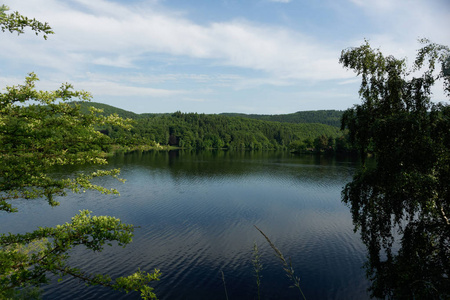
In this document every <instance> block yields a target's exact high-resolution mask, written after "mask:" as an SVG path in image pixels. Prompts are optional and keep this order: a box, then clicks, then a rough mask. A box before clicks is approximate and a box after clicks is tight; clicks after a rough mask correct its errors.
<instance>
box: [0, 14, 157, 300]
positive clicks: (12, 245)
mask: <svg viewBox="0 0 450 300" xmlns="http://www.w3.org/2000/svg"><path fill="white" fill-rule="evenodd" d="M7 10H8V8H7V7H6V6H4V5H2V6H1V7H0V26H1V28H2V31H5V30H8V31H10V32H17V33H18V34H21V33H24V29H25V28H26V27H30V28H31V30H33V31H35V32H36V34H38V33H39V32H43V33H44V38H47V34H51V33H52V31H51V28H50V27H49V26H48V24H47V23H45V24H44V23H41V22H39V21H36V20H34V19H33V20H31V19H28V18H27V17H24V16H21V15H20V14H19V13H17V12H16V13H14V14H10V15H7V14H6V11H7ZM37 80H38V78H37V76H36V75H35V74H34V73H30V74H29V76H28V77H26V79H25V83H24V84H23V85H17V86H11V87H6V92H5V93H0V212H1V213H11V212H17V208H15V207H14V206H13V202H14V200H15V199H37V198H45V199H47V201H48V203H49V204H50V205H52V206H56V205H58V204H59V203H58V202H57V201H56V200H55V199H54V197H55V196H64V195H66V192H67V191H69V190H71V191H73V192H83V191H85V190H97V191H100V192H102V193H117V191H116V190H115V189H106V188H104V187H102V186H98V185H95V184H94V183H93V182H92V180H93V179H94V178H96V177H99V176H113V177H116V178H118V177H117V176H118V174H119V170H109V171H103V170H102V171H96V172H92V173H90V174H84V173H79V174H73V176H70V177H65V178H62V177H57V176H55V175H54V173H52V168H54V167H55V166H68V165H80V164H81V165H83V164H106V160H105V159H104V158H103V157H102V155H101V154H102V151H105V150H107V148H108V147H109V145H110V144H111V139H110V138H108V137H107V136H105V135H103V134H101V133H100V132H98V131H97V130H96V128H97V127H98V126H106V125H108V126H118V127H121V128H124V129H127V128H129V127H130V124H129V121H128V120H124V119H121V118H119V117H118V116H117V115H111V116H107V117H106V116H103V115H99V113H101V111H100V110H98V109H95V108H91V110H90V113H88V114H85V113H82V112H81V111H80V106H79V105H69V104H68V103H67V102H68V101H73V100H74V99H78V100H79V101H89V100H90V97H91V96H90V94H89V93H87V92H84V91H74V90H73V88H72V86H71V85H70V84H63V85H62V86H61V88H60V89H58V90H55V91H38V90H36V89H35V82H36V81H37ZM133 230H134V227H133V225H128V224H123V223H121V222H120V220H119V219H116V218H114V217H108V216H100V217H97V216H91V212H88V211H81V212H80V214H79V215H76V216H75V217H73V218H72V222H71V223H66V224H64V225H61V226H57V227H55V228H44V227H41V228H39V229H38V230H35V231H33V232H30V233H26V234H11V233H9V234H1V235H0V298H2V299H4V298H11V297H17V296H21V297H27V298H29V297H38V296H39V293H37V292H36V287H39V286H40V285H41V284H45V283H47V282H48V277H47V276H48V275H49V274H57V275H59V276H61V277H62V276H66V275H70V276H72V277H75V278H78V279H80V280H82V281H84V282H86V283H87V284H89V285H102V286H107V287H110V288H113V289H116V290H121V291H125V292H128V291H140V292H141V297H142V298H144V299H150V298H156V296H155V294H154V293H153V289H152V288H151V287H149V286H148V284H149V283H150V282H151V281H155V280H159V277H160V273H159V270H155V271H154V272H152V273H147V272H142V271H140V270H139V271H138V272H136V273H134V274H132V275H130V276H127V277H119V278H116V279H114V280H113V279H111V278H110V277H109V276H108V275H102V274H88V273H86V272H84V271H82V270H80V269H78V268H76V267H71V266H69V264H68V258H69V256H70V250H71V249H72V248H74V247H76V246H80V245H83V246H84V247H85V248H86V249H87V250H91V251H101V250H102V249H103V246H104V245H105V243H106V244H108V245H112V243H111V242H113V241H114V242H117V243H118V245H121V246H125V245H126V244H128V243H130V242H131V238H132V235H133ZM21 291H24V292H23V293H21Z"/></svg>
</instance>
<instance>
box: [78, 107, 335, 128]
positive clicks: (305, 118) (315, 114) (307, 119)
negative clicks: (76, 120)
mask: <svg viewBox="0 0 450 300" xmlns="http://www.w3.org/2000/svg"><path fill="white" fill-rule="evenodd" d="M80 104H81V106H82V111H85V112H87V111H88V107H89V106H94V107H96V108H100V109H103V114H104V115H110V114H113V113H116V114H118V115H119V116H120V117H122V118H131V119H140V118H148V117H155V116H160V115H170V114H169V113H165V114H158V113H143V114H136V113H134V112H131V111H127V110H124V109H121V108H117V107H114V106H111V105H108V104H103V103H98V102H90V103H86V102H80ZM342 114H343V111H340V110H311V111H298V112H296V113H292V114H281V115H258V114H241V113H221V114H219V115H221V116H226V117H242V118H249V119H255V120H263V121H274V122H283V123H320V124H325V125H330V126H335V127H340V126H341V123H340V122H341V117H342Z"/></svg>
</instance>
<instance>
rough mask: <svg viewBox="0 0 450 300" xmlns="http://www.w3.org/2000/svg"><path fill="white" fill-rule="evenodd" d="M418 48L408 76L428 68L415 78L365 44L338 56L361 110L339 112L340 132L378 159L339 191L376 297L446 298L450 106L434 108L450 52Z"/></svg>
mask: <svg viewBox="0 0 450 300" xmlns="http://www.w3.org/2000/svg"><path fill="white" fill-rule="evenodd" d="M422 42H423V43H425V46H424V47H423V48H422V49H420V50H419V52H418V56H417V60H416V63H415V66H414V69H413V71H414V72H416V73H417V72H418V71H420V70H421V69H422V68H423V67H424V64H425V63H427V64H428V68H427V69H426V70H425V71H423V73H422V75H421V76H419V77H414V76H412V75H413V74H411V73H410V72H409V71H408V70H407V68H406V64H405V60H404V59H396V58H394V57H392V56H388V57H385V56H383V54H382V53H381V52H380V51H379V50H377V49H372V48H371V47H370V45H369V43H368V42H367V41H366V42H365V44H363V45H362V46H360V47H358V48H350V49H347V50H344V51H343V52H342V55H341V58H340V62H341V63H342V64H343V65H344V67H347V68H350V69H353V70H354V71H355V72H356V73H357V74H358V75H361V77H362V83H361V87H360V90H359V94H360V96H361V99H362V104H360V105H356V106H355V107H354V108H352V109H349V110H347V111H346V112H345V113H344V115H343V119H342V128H343V129H344V128H347V129H348V131H349V137H350V141H351V142H352V144H353V145H354V146H355V147H357V149H358V150H359V152H360V154H361V158H362V160H363V162H364V161H365V158H366V156H367V153H369V152H371V153H373V154H374V159H375V164H373V165H371V166H368V165H364V167H363V168H362V169H361V170H360V171H359V172H358V173H357V174H356V175H355V176H354V178H353V181H352V182H350V183H348V184H347V185H346V187H345V189H344V190H343V201H344V202H345V203H347V204H348V205H349V206H350V209H351V212H352V216H353V222H354V224H355V230H357V229H359V230H360V231H361V237H362V240H363V242H364V243H365V244H366V246H367V248H368V250H369V260H368V262H367V272H368V276H369V278H370V279H371V280H372V287H371V291H372V296H375V297H382V298H385V297H388V298H395V299H412V298H414V299H419V298H420V299H432V298H433V299H437V298H440V297H441V298H442V299H443V298H446V297H449V296H450V289H449V288H450V281H449V277H448V276H449V274H450V248H449V245H450V222H449V218H448V216H449V215H450V190H449V188H448V182H449V179H450V168H449V166H450V151H449V149H450V107H449V105H447V104H442V103H439V104H435V103H433V102H431V87H432V86H433V85H434V84H435V82H436V81H437V80H438V79H443V81H444V89H448V82H449V79H450V77H449V74H448V73H445V69H446V68H447V66H448V65H447V64H448V59H449V54H450V50H449V48H448V47H445V46H441V45H436V44H433V43H430V42H429V41H427V40H423V41H422ZM437 64H440V65H441V71H440V72H436V71H435V67H436V65H437ZM414 75H415V74H414ZM396 236H399V237H401V239H400V240H398V239H396ZM396 243H398V244H399V245H400V249H399V250H398V251H397V252H396V251H394V250H393V249H395V248H394V245H395V244H396ZM383 253H384V256H386V258H385V259H383V258H382V257H383Z"/></svg>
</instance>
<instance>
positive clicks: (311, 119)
mask: <svg viewBox="0 0 450 300" xmlns="http://www.w3.org/2000/svg"><path fill="white" fill-rule="evenodd" d="M343 113H344V112H343V111H341V110H312V111H298V112H296V113H292V114H282V115H258V114H241V113H223V114H221V115H224V116H231V117H236V116H238V117H243V118H249V119H256V120H264V121H274V122H282V123H297V124H298V123H320V124H325V125H330V126H334V127H340V126H341V117H342V114H343Z"/></svg>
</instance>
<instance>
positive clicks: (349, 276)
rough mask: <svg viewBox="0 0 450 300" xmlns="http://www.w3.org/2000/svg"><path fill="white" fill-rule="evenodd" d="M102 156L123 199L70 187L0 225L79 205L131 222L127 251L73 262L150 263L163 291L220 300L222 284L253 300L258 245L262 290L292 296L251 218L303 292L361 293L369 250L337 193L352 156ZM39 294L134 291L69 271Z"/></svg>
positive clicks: (96, 267) (119, 268) (107, 266)
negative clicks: (91, 282) (287, 262)
mask: <svg viewBox="0 0 450 300" xmlns="http://www.w3.org/2000/svg"><path fill="white" fill-rule="evenodd" d="M109 162H110V163H109V165H108V168H113V167H114V168H121V170H122V173H121V177H123V178H125V179H126V180H127V181H126V183H124V184H122V183H120V182H117V181H116V180H114V179H111V178H101V179H100V180H99V181H98V182H99V183H100V184H103V185H105V186H107V187H116V188H118V190H119V191H120V193H121V196H114V195H101V194H99V193H97V192H86V193H83V194H70V195H69V196H67V197H65V198H60V199H57V200H61V205H60V206H58V207H55V208H51V207H50V206H49V205H48V204H47V203H46V202H45V201H43V200H33V201H25V200H18V201H17V202H16V205H17V206H18V208H19V213H17V214H5V213H2V214H1V215H0V228H2V230H1V231H2V232H12V233H18V232H24V231H30V230H33V229H35V228H36V227H37V226H54V225H56V224H62V223H65V222H68V221H70V218H71V217H72V216H74V215H75V214H77V213H78V211H79V210H81V209H89V210H91V211H93V214H94V215H111V216H115V217H118V218H120V219H121V220H122V221H123V222H125V223H131V224H134V225H136V226H139V228H137V229H136V230H135V237H134V239H133V243H132V244H130V245H128V246H127V247H126V248H121V247H106V249H105V250H104V251H103V252H101V253H94V254H93V253H91V252H85V251H83V249H82V248H79V249H75V250H74V251H73V253H72V258H71V261H72V262H73V264H74V265H77V266H79V267H81V268H84V269H86V270H88V271H99V272H102V271H103V272H107V273H109V274H111V275H113V276H118V275H128V274H131V273H133V272H135V271H137V270H138V268H140V269H141V270H145V271H151V270H153V269H154V268H158V269H160V270H161V272H162V277H161V281H160V282H157V283H156V284H154V285H153V286H154V287H155V292H156V294H157V296H158V298H159V299H161V300H163V299H226V294H225V286H226V290H227V294H228V299H230V300H231V299H257V288H256V280H255V276H254V273H253V266H252V251H253V244H254V242H256V243H257V244H258V247H259V253H260V255H261V261H262V264H263V268H264V269H263V271H262V278H261V299H300V297H299V291H298V290H296V289H293V288H289V286H290V285H291V282H290V281H289V278H288V277H287V276H286V275H285V273H284V271H283V267H282V265H281V263H280V262H279V260H278V258H277V257H275V255H274V251H273V250H272V249H271V248H270V246H269V245H268V243H267V241H266V240H265V239H264V237H263V236H262V235H261V234H260V233H259V232H258V231H257V230H256V229H255V227H254V225H256V226H258V227H259V228H260V229H261V230H263V231H264V232H265V234H266V235H267V236H268V237H269V238H270V239H271V240H272V242H273V243H274V244H275V245H276V246H277V248H278V249H280V250H281V252H282V253H283V254H284V256H285V257H286V258H288V257H290V258H291V260H292V265H293V267H294V269H295V274H296V275H297V276H299V277H300V286H301V288H302V290H303V292H304V294H305V296H306V298H307V299H367V298H368V294H367V292H366V289H367V287H368V286H369V282H368V280H367V279H366V277H365V272H364V269H362V266H363V263H364V261H365V258H366V249H365V246H364V245H363V244H362V242H361V241H360V239H359V234H358V233H354V232H353V225H352V218H351V215H350V212H349V209H348V207H346V206H345V205H344V204H343V203H342V202H341V190H342V187H343V186H344V185H345V183H347V182H348V181H350V180H351V176H352V174H353V173H354V171H355V168H356V167H357V165H358V163H357V162H356V161H355V160H353V159H350V158H334V157H326V156H317V155H293V154H291V153H289V152H277V151H269V152H251V151H241V152H239V151H203V152H189V151H170V152H163V151H162V152H157V151H155V152H152V151H150V152H133V153H129V154H117V155H115V156H114V157H112V158H110V159H109ZM91 168H92V167H88V168H87V169H91ZM92 169H93V168H92ZM65 171H67V170H65ZM61 172H64V171H61ZM221 271H223V274H224V278H225V285H224V282H223V280H222V274H221ZM44 299H83V300H87V299H139V294H137V293H130V294H125V293H119V292H114V291H110V290H109V289H104V288H99V287H85V286H84V284H83V283H81V282H79V281H78V280H74V279H70V278H67V279H64V280H63V281H62V282H61V283H59V284H56V283H55V284H52V285H50V286H47V287H45V288H44Z"/></svg>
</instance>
